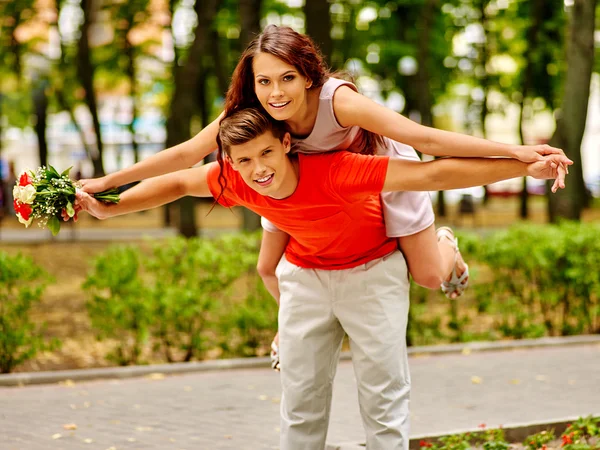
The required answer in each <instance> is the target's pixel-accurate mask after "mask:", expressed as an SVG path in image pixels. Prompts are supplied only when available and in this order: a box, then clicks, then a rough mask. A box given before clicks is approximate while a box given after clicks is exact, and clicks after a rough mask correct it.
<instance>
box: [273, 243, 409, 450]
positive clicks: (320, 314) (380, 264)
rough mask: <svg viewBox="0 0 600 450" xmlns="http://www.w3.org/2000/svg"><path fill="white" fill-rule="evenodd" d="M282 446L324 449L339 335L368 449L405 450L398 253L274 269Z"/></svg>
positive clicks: (404, 313)
mask: <svg viewBox="0 0 600 450" xmlns="http://www.w3.org/2000/svg"><path fill="white" fill-rule="evenodd" d="M277 276H278V278H279V290H280V292H281V298H280V307H279V350H280V358H281V386H282V391H283V395H282V399H281V450H296V449H306V450H323V448H324V447H325V439H326V436H327V427H328V424H329V413H330V409H331V395H332V385H333V378H334V376H335V372H336V369H337V364H338V358H339V353H340V348H341V345H342V339H343V336H344V332H346V333H347V334H348V337H349V339H350V349H351V352H352V361H353V364H354V372H355V375H356V380H357V384H358V400H359V404H360V412H361V416H362V420H363V425H364V428H365V431H366V436H367V449H369V450H395V449H398V450H400V449H401V450H407V449H408V443H409V436H408V432H409V429H408V427H409V424H408V407H409V394H410V375H409V370H408V359H407V353H406V324H407V320H408V307H409V301H408V294H409V282H408V273H407V267H406V262H405V260H404V257H403V256H402V253H400V252H399V251H395V252H393V253H391V254H389V255H387V256H385V257H383V258H379V259H376V260H374V261H370V262H368V263H367V264H363V265H361V266H358V267H355V268H352V269H347V270H314V269H303V268H301V267H298V266H295V265H293V264H291V263H290V262H289V261H287V260H286V259H285V257H284V258H282V259H281V262H280V263H279V266H278V267H277Z"/></svg>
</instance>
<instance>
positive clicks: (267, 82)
mask: <svg viewBox="0 0 600 450" xmlns="http://www.w3.org/2000/svg"><path fill="white" fill-rule="evenodd" d="M258 84H260V85H262V86H266V85H267V84H269V80H265V79H262V80H258Z"/></svg>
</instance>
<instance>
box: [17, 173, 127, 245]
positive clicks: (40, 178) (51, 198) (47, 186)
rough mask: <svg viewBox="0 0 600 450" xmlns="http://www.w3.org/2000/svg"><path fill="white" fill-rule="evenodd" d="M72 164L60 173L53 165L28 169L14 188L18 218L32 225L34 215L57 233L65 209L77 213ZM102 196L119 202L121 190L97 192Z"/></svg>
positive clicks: (95, 195)
mask: <svg viewBox="0 0 600 450" xmlns="http://www.w3.org/2000/svg"><path fill="white" fill-rule="evenodd" d="M70 170H71V168H70V167H69V168H68V169H67V170H65V171H64V172H63V173H58V172H57V170H56V169H55V168H54V167H52V166H48V167H45V166H42V167H39V168H38V169H37V170H35V171H32V170H26V171H24V172H23V173H22V174H21V175H20V176H19V179H18V180H17V183H16V185H15V187H14V189H13V197H14V207H15V212H16V215H17V219H19V222H21V223H22V224H23V225H25V227H29V225H31V223H32V222H33V220H34V219H36V220H38V225H39V226H42V227H43V226H46V227H48V229H49V230H50V231H51V232H52V234H53V235H54V236H56V235H57V234H58V232H59V231H60V222H61V213H62V212H63V211H65V212H66V213H67V215H68V216H69V217H73V216H74V215H75V208H74V207H73V204H74V203H75V192H76V190H77V184H76V182H74V181H73V180H71V179H70V178H69V171H70ZM93 195H94V197H95V198H97V199H98V200H101V201H104V202H107V203H119V191H118V190H117V189H110V190H108V191H104V192H99V193H97V194H93Z"/></svg>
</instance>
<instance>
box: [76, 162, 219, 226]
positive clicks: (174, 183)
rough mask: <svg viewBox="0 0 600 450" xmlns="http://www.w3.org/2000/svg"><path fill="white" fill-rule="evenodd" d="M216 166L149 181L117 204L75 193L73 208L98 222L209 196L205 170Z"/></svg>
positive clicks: (175, 173) (207, 166)
mask: <svg viewBox="0 0 600 450" xmlns="http://www.w3.org/2000/svg"><path fill="white" fill-rule="evenodd" d="M215 164H217V163H210V164H206V165H204V166H200V167H194V168H191V169H186V170H180V171H178V172H173V173H169V174H167V175H162V176H159V177H155V178H150V179H148V180H146V181H143V182H142V183H140V184H138V185H137V186H134V187H132V188H131V189H128V190H127V191H125V192H123V193H122V194H121V195H120V200H119V203H117V204H107V203H103V202H100V201H98V200H96V199H95V198H94V197H92V196H91V195H89V194H87V193H86V192H82V191H78V192H77V202H76V209H77V210H84V211H87V212H88V213H89V214H91V215H92V216H94V217H96V218H98V219H107V218H109V217H114V216H120V215H122V214H129V213H132V212H137V211H144V210H147V209H152V208H156V207H157V206H162V205H165V204H167V203H170V202H172V201H175V200H177V199H179V198H181V197H184V196H186V195H191V196H194V197H212V193H211V192H210V189H209V187H208V178H207V177H208V171H209V170H210V168H211V167H212V166H214V165H215Z"/></svg>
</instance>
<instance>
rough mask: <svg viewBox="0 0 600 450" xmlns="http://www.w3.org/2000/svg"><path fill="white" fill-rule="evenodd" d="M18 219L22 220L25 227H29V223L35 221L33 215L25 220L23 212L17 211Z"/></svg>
mask: <svg viewBox="0 0 600 450" xmlns="http://www.w3.org/2000/svg"><path fill="white" fill-rule="evenodd" d="M17 219H19V222H21V223H22V224H23V225H25V228H29V225H31V222H33V216H29V220H25V219H23V216H21V214H19V213H17Z"/></svg>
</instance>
